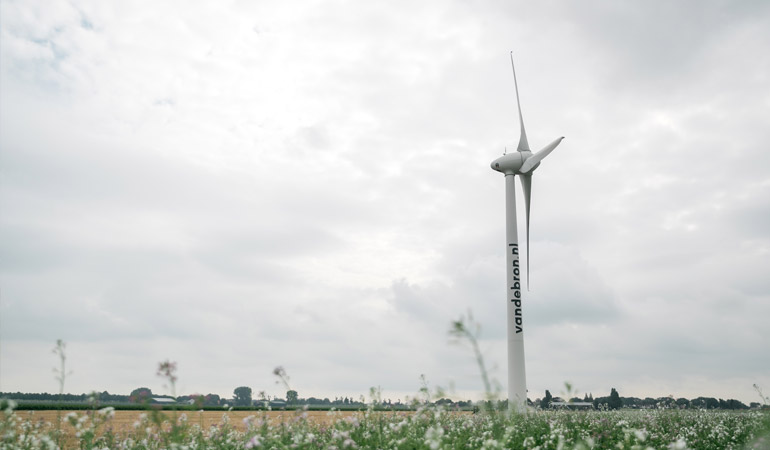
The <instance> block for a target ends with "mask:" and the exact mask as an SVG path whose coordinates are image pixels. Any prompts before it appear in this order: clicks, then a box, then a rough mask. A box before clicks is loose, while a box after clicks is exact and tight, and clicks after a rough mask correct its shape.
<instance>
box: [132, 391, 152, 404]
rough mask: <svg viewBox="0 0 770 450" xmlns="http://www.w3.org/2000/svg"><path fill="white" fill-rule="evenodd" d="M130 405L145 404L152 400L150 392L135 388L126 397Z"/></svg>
mask: <svg viewBox="0 0 770 450" xmlns="http://www.w3.org/2000/svg"><path fill="white" fill-rule="evenodd" d="M128 398H129V401H131V403H147V402H149V401H150V399H152V390H150V388H146V387H140V388H136V389H134V390H133V391H131V393H130V394H129V395H128Z"/></svg>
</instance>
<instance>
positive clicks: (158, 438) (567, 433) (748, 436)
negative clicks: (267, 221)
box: [0, 402, 770, 450]
mask: <svg viewBox="0 0 770 450" xmlns="http://www.w3.org/2000/svg"><path fill="white" fill-rule="evenodd" d="M372 405H373V404H371V405H370V407H369V408H368V409H366V410H364V411H361V412H360V413H359V414H357V415H353V416H351V415H344V414H343V413H340V412H335V411H332V412H329V413H328V415H329V416H330V417H329V419H330V421H328V422H326V423H322V422H320V421H312V420H309V419H308V417H307V413H306V412H305V411H303V410H297V411H295V413H294V417H293V419H291V420H289V421H287V422H284V423H281V422H276V423H272V422H270V421H269V420H268V418H267V412H262V413H257V414H254V415H251V416H249V417H247V418H246V419H244V424H243V425H244V426H239V427H235V426H234V425H233V424H231V423H230V421H229V418H228V416H227V415H224V416H223V419H222V422H221V423H220V424H219V425H218V426H212V427H210V428H209V429H203V428H202V427H201V426H200V425H199V424H197V423H195V422H196V413H195V412H189V413H181V414H179V415H178V417H177V418H176V419H174V418H173V417H171V416H169V415H167V414H165V413H163V412H162V411H157V410H155V411H150V412H148V413H146V414H142V415H141V416H140V417H139V420H137V422H136V423H135V424H134V426H133V427H132V429H131V430H130V431H126V432H123V433H118V432H115V431H113V429H112V427H111V425H110V420H111V419H112V417H113V415H114V413H115V411H114V409H113V408H109V407H108V408H103V409H100V410H97V411H95V412H92V413H91V414H85V413H84V414H81V415H79V414H77V413H69V414H68V415H67V416H66V417H65V421H66V422H67V423H69V424H70V425H71V426H72V427H73V428H74V429H75V433H76V437H75V441H74V442H72V440H71V439H69V440H68V439H67V438H66V436H61V435H60V434H59V432H58V431H57V429H56V427H55V426H54V425H52V424H45V423H41V422H39V421H36V420H35V417H34V415H31V416H29V415H27V417H26V418H25V417H24V414H23V413H18V412H16V411H15V410H14V408H13V404H12V403H8V402H5V404H3V405H2V408H3V412H2V413H1V414H2V421H0V436H2V440H1V441H0V448H3V449H6V448H7V449H11V448H13V449H51V450H53V449H56V448H57V444H56V443H57V442H67V443H68V444H67V445H68V446H70V445H71V446H74V447H76V448H80V449H83V450H90V449H101V448H121V449H137V450H139V449H142V450H151V449H165V448H179V449H182V448H187V449H243V448H245V449H252V448H276V449H288V448H292V449H294V448H296V449H320V448H323V449H345V448H350V449H355V448H362V449H370V448H371V449H375V448H391V449H434V450H435V449H467V448H471V449H482V448H483V449H502V448H522V449H540V450H547V449H609V448H626V449H638V450H646V449H686V448H687V449H714V450H716V449H742V448H746V449H764V448H768V445H770V416H768V414H767V413H766V412H761V411H751V412H728V411H705V410H665V409H662V410H641V411H632V410H605V411H589V412H575V411H533V412H532V413H529V414H526V415H513V416H509V415H508V414H506V413H502V412H495V411H487V412H483V413H478V414H468V413H466V414H458V413H453V412H448V411H446V410H445V409H444V408H442V407H440V406H431V407H421V408H418V410H417V411H416V412H411V413H406V412H375V411H374V410H373V408H372V407H371V406H372ZM27 414H29V413H27Z"/></svg>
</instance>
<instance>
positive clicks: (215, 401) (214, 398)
mask: <svg viewBox="0 0 770 450" xmlns="http://www.w3.org/2000/svg"><path fill="white" fill-rule="evenodd" d="M221 402H222V399H221V398H219V395H217V394H208V395H206V396H205V397H204V398H203V404H204V405H206V406H217V405H219V404H220V403H221Z"/></svg>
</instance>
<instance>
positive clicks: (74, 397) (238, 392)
mask: <svg viewBox="0 0 770 450" xmlns="http://www.w3.org/2000/svg"><path fill="white" fill-rule="evenodd" d="M0 398H10V399H13V400H22V401H32V402H44V403H57V402H71V403H101V404H108V403H135V404H143V403H152V402H153V401H157V400H158V399H167V400H169V401H172V402H174V403H177V404H189V405H195V406H262V405H264V404H268V405H270V406H273V407H276V406H278V407H280V406H297V405H312V406H329V407H362V406H364V405H365V404H366V401H365V399H364V398H363V396H361V397H359V399H354V398H353V397H347V396H345V397H335V398H334V399H333V400H332V399H329V398H326V397H325V398H316V397H307V398H301V397H299V394H298V393H297V391H295V390H293V389H289V390H288V391H287V392H286V396H285V397H276V396H269V395H266V394H265V393H264V392H259V393H258V394H257V395H256V396H254V395H253V391H252V389H251V388H250V387H248V386H239V387H237V388H235V389H234V390H233V397H232V398H224V397H221V396H219V395H218V394H205V395H201V394H192V395H181V396H177V397H172V396H169V395H157V394H154V393H153V392H152V390H151V389H150V388H147V387H140V388H136V389H134V390H133V391H131V393H130V394H128V395H121V394H110V393H109V392H107V391H103V392H92V393H90V394H49V393H23V392H0ZM380 403H381V405H382V406H384V407H397V406H404V405H405V404H404V403H402V402H401V400H400V399H399V400H397V401H395V402H393V401H392V400H390V399H385V400H381V401H380ZM432 403H433V404H438V405H446V406H455V407H460V408H465V407H471V406H473V405H474V402H472V401H470V400H467V401H455V400H451V399H447V398H441V399H438V400H436V401H434V402H432ZM499 403H500V404H499V405H498V406H500V407H505V403H506V401H505V400H503V401H501V402H499ZM528 403H529V404H530V405H531V406H537V407H540V408H541V409H548V408H554V407H569V405H580V406H586V405H587V404H590V405H591V406H592V407H593V408H596V409H602V408H606V409H620V408H634V409H647V408H679V409H729V410H740V409H749V408H752V409H759V408H767V407H768V405H766V404H765V405H763V404H761V403H758V402H751V403H750V404H749V405H746V404H744V403H743V402H741V401H739V400H735V399H727V400H725V399H721V398H719V399H717V398H713V397H697V398H694V399H686V398H683V397H682V398H674V397H673V396H669V397H658V398H651V397H645V398H638V397H622V396H620V394H619V393H618V391H617V390H616V389H615V388H612V389H611V390H610V394H609V395H607V396H603V397H596V398H594V397H593V394H585V395H584V396H583V398H580V397H571V398H568V399H562V398H560V397H554V396H553V395H551V392H550V391H548V390H546V391H545V395H544V396H543V397H542V398H537V399H535V400H534V401H532V400H528Z"/></svg>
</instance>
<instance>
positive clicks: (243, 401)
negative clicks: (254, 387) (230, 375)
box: [233, 386, 251, 406]
mask: <svg viewBox="0 0 770 450" xmlns="http://www.w3.org/2000/svg"><path fill="white" fill-rule="evenodd" d="M233 395H234V396H235V397H233V403H235V405H237V406H251V388H250V387H248V386H239V387H237V388H235V390H234V391H233Z"/></svg>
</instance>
